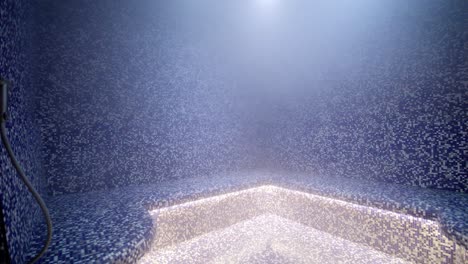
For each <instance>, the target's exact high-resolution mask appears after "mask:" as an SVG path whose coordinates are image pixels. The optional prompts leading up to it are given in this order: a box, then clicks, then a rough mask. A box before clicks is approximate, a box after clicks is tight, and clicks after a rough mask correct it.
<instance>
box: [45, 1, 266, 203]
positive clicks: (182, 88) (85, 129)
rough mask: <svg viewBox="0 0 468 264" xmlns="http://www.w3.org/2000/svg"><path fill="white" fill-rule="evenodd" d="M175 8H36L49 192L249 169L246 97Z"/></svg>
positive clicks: (64, 4)
mask: <svg viewBox="0 0 468 264" xmlns="http://www.w3.org/2000/svg"><path fill="white" fill-rule="evenodd" d="M159 5H160V6H159ZM174 5H175V4H170V3H165V4H164V5H162V4H161V3H156V2H155V1H142V2H141V3H139V4H134V3H133V2H130V1H113V0H112V1H107V0H104V1H42V2H41V5H40V6H39V8H40V9H41V11H40V12H38V13H39V15H40V17H41V18H40V19H41V20H42V22H43V23H41V24H42V25H43V26H42V27H41V39H42V46H41V48H40V50H41V54H40V61H42V62H45V63H44V64H43V66H42V67H41V68H40V70H39V71H40V72H41V73H40V76H42V77H43V78H42V80H41V82H42V84H41V89H42V90H41V95H40V98H39V101H40V108H41V111H40V122H41V128H42V134H43V141H44V153H45V167H46V169H47V172H48V179H47V181H48V187H49V190H50V192H51V193H52V194H62V193H72V192H84V191H91V190H98V189H108V188H112V187H116V186H126V185H129V184H142V183H148V182H158V181H164V180H170V179H175V178H183V177H186V176H193V175H206V174H210V173H214V172H219V171H230V170H236V169H249V168H251V167H253V166H254V165H255V162H256V160H255V159H256V156H259V155H254V153H255V152H256V145H255V142H254V141H253V139H254V135H255V133H256V131H255V129H253V125H252V120H251V119H252V118H251V117H250V115H251V113H250V111H249V109H248V108H247V107H245V106H246V105H247V106H248V104H249V102H248V101H249V91H247V90H244V91H243V90H239V89H238V84H236V83H235V82H234V81H233V79H232V78H229V77H227V76H226V75H227V74H226V71H225V69H222V68H220V67H219V66H221V65H222V63H220V62H219V60H220V58H217V57H216V56H212V55H213V53H211V52H210V51H209V50H207V49H206V48H205V47H203V45H204V44H205V43H206V42H204V41H205V40H204V39H202V38H201V39H197V38H195V37H194V36H193V34H194V33H193V32H191V28H184V27H187V26H188V25H187V24H185V25H181V24H180V23H179V22H178V21H177V20H178V18H179V17H178V15H177V14H175V13H177V12H179V11H180V12H182V11H181V10H179V9H177V8H176V7H175V6H174ZM174 12H175V13H174ZM193 21H195V18H193ZM205 22H206V21H205ZM246 99H247V100H246Z"/></svg>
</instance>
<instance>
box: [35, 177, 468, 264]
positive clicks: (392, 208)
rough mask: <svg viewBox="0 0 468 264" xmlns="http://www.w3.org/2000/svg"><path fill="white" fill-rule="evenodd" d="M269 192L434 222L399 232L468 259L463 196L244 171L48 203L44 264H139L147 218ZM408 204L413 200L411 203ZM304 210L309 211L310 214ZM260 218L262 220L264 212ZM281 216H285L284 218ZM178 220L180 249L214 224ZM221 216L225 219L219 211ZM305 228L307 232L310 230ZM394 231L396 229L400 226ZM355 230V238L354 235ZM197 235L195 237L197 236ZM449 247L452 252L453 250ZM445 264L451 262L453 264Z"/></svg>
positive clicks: (150, 224)
mask: <svg viewBox="0 0 468 264" xmlns="http://www.w3.org/2000/svg"><path fill="white" fill-rule="evenodd" d="M293 179H294V181H293ZM312 179H313V180H312ZM271 184H273V185H275V186H280V187H284V188H288V189H291V190H297V191H303V192H306V193H310V194H311V195H316V196H320V197H330V198H334V199H339V200H342V201H347V202H351V203H352V204H355V206H356V207H359V206H370V207H373V208H378V209H376V210H374V211H372V210H371V211H372V212H375V211H378V210H379V209H380V210H388V211H389V212H395V213H399V214H405V215H408V217H406V218H405V217H403V218H401V219H399V220H398V219H397V220H395V221H396V222H395V223H411V219H412V218H411V217H413V216H416V217H422V218H424V219H427V220H425V221H428V222H427V223H433V222H437V223H439V224H440V229H437V228H436V229H434V228H433V229H431V228H432V227H430V226H431V225H427V226H426V227H424V225H425V224H424V223H425V222H423V224H422V225H421V226H420V227H419V228H420V229H417V228H418V227H417V226H418V225H411V224H398V225H400V227H401V228H403V227H408V228H410V227H411V228H414V230H422V229H424V230H432V231H431V232H434V237H437V236H443V237H447V238H448V239H449V240H450V241H456V242H457V243H458V244H459V246H458V247H456V248H455V252H454V254H455V255H458V258H462V257H461V256H465V255H466V246H467V245H468V243H467V241H468V240H467V237H468V229H467V228H466V221H465V219H466V218H464V217H463V216H466V214H467V210H466V208H467V207H466V206H460V204H464V202H465V201H466V199H467V197H466V195H465V194H459V193H454V192H447V191H440V190H429V189H424V188H416V187H410V186H407V187H406V189H405V188H399V187H400V185H395V184H388V183H387V184H376V183H373V182H367V181H357V180H353V179H347V178H335V179H331V178H329V177H326V178H319V177H311V175H309V176H305V175H299V174H285V173H277V172H275V173H273V172H268V171H250V172H249V171H246V172H242V173H231V174H224V175H223V174H220V175H216V176H206V177H194V178H187V179H181V180H176V181H170V182H165V183H160V184H157V185H141V186H129V187H126V188H118V189H115V190H111V191H107V190H106V191H98V192H90V193H86V194H70V195H61V196H56V197H54V198H53V199H51V201H50V206H51V212H52V217H53V220H54V222H55V223H56V232H55V235H54V240H53V243H52V246H51V250H50V251H49V252H48V253H47V254H46V256H45V258H44V259H43V260H42V263H50V262H53V263H67V262H69V261H70V259H73V261H74V262H76V263H90V262H91V263H92V262H93V261H94V262H95V263H101V262H103V261H104V260H106V261H107V262H112V260H114V259H115V257H114V256H117V255H118V256H119V257H120V258H119V262H120V263H133V262H135V261H136V260H137V259H139V257H141V256H142V255H143V254H144V252H146V251H147V250H148V249H149V248H150V246H151V241H152V240H153V239H154V238H155V237H157V235H158V232H157V228H158V225H157V223H156V224H155V222H154V221H153V220H152V218H151V215H150V214H149V211H150V210H154V209H158V208H164V207H168V206H173V205H179V204H183V203H187V202H192V201H196V200H200V199H203V198H208V200H209V199H211V198H209V197H213V196H217V195H222V194H226V193H232V192H236V191H242V190H246V189H249V188H253V187H258V186H263V185H271ZM369 190H372V191H369ZM409 196H411V197H412V199H407V197H409ZM248 197H249V195H246V196H245V197H244V198H241V199H240V200H241V201H245V202H244V203H247V200H248V199H249V198H248ZM246 199H247V200H246ZM215 200H216V198H215ZM278 200H280V199H278ZM217 201H219V200H217ZM226 201H228V200H226ZM231 201H232V200H231ZM190 204H191V203H189V205H183V206H182V207H181V208H186V209H187V208H196V207H191V206H190ZM211 204H212V205H213V206H214V207H216V206H221V207H222V205H223V204H226V203H218V202H216V201H213V202H212V203H211ZM227 204H229V203H227ZM248 204H249V205H250V206H251V209H252V210H253V211H252V214H250V213H248V214H246V216H243V217H252V216H255V211H256V209H255V208H258V207H256V205H255V203H252V201H250V202H249V203H248ZM235 205H236V203H233V204H231V205H229V206H227V207H228V208H231V209H232V212H233V219H234V221H235V220H236V219H237V220H243V219H246V218H243V217H241V218H236V217H235V213H236V212H238V211H239V210H240V209H242V208H245V206H243V207H242V208H238V207H237V208H236V207H235ZM305 208H308V207H307V206H306V207H305ZM366 208H367V207H366ZM446 209H448V210H446ZM259 211H260V212H261V210H259ZM277 211H278V213H280V214H281V210H277ZM179 212H180V213H181V214H180V215H179V214H175V215H173V216H170V217H169V218H170V219H174V220H176V219H181V221H184V223H186V224H189V225H190V228H188V229H187V230H184V232H185V231H186V232H185V233H184V235H181V236H177V238H176V241H184V240H186V239H190V238H192V237H193V236H194V234H195V235H197V234H200V233H203V232H205V231H209V229H210V222H207V223H203V222H201V223H196V221H195V222H194V223H191V222H190V221H189V220H186V218H185V217H184V216H190V217H195V219H203V217H206V216H207V215H209V214H208V211H203V210H201V211H196V210H194V209H193V210H190V209H187V211H185V212H184V211H179ZM221 212H223V211H222V210H221ZM285 212H287V211H285ZM372 212H366V211H363V212H362V214H357V215H355V217H357V218H360V217H361V218H362V219H364V218H365V217H369V221H373V220H372V219H373V218H372V216H373V213H372ZM257 213H258V211H257ZM366 215H367V216H366ZM284 216H286V217H287V216H288V214H287V213H285V214H284ZM311 219H312V218H311ZM352 219H353V218H351V220H352ZM294 220H297V219H294ZM374 220H375V219H374ZM398 221H400V222H398ZM231 223H232V222H231ZM304 223H305V224H307V222H304ZM371 223H372V222H371ZM447 223H455V225H454V226H457V227H458V228H452V229H449V228H447V225H448V224H447ZM211 224H212V227H215V228H224V227H226V226H225V225H223V224H226V223H223V222H222V220H221V218H216V217H213V219H212V222H211ZM227 224H230V223H227ZM393 225H394V227H395V228H397V229H398V225H395V224H393ZM377 227H378V225H376V226H373V225H372V224H369V228H370V229H372V228H377ZM161 228H162V229H163V230H164V228H166V229H167V230H177V226H176V227H175V228H176V229H172V227H170V226H166V227H164V225H162V226H161ZM189 230H192V231H189ZM197 230H198V231H197ZM350 230H351V231H352V230H355V231H356V229H350ZM351 231H350V232H351ZM357 231H359V230H357ZM191 232H194V233H192V234H191ZM353 232H354V231H353ZM415 232H421V231H415ZM424 232H428V231H424ZM400 235H401V233H400ZM104 238H105V239H104ZM171 239H173V238H171V237H170V236H169V237H168V238H167V239H166V240H160V241H161V242H159V243H162V244H163V245H168V244H167V242H163V241H171ZM382 239H383V240H385V239H387V240H385V241H389V242H390V243H389V247H388V248H386V247H383V249H382V250H389V252H391V253H394V251H392V250H395V249H398V248H399V246H398V243H396V242H395V243H396V244H394V245H393V246H390V245H391V243H393V242H391V241H397V240H398V239H397V238H392V237H387V238H385V236H383V237H382ZM395 239H396V240H395ZM409 239H410V240H409V241H411V239H412V238H411V237H409ZM39 241H40V238H39V237H38V238H37V239H36V243H38V244H39V243H40V242H39ZM366 241H373V240H372V239H370V240H366ZM434 241H435V240H434ZM357 242H363V241H362V240H360V241H357ZM156 243H158V242H156ZM434 243H435V242H434ZM450 243H452V242H450ZM169 244H170V243H169ZM450 245H451V246H453V245H454V244H453V243H452V244H450ZM36 249H37V247H36ZM64 252H66V254H64ZM426 254H427V253H426ZM449 259H451V258H449ZM446 263H453V262H450V261H447V262H446Z"/></svg>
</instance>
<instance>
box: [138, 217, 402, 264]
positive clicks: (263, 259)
mask: <svg viewBox="0 0 468 264" xmlns="http://www.w3.org/2000/svg"><path fill="white" fill-rule="evenodd" d="M139 263H142V264H143V263H282V264H286V263H304V264H305V263H310V264H312V263H410V262H406V261H404V260H402V259H398V258H394V257H391V256H389V255H386V254H384V253H381V252H379V251H376V250H373V249H372V248H369V247H365V246H362V245H359V244H355V243H352V242H350V241H347V240H345V239H340V238H339V237H334V236H332V235H330V234H327V233H324V232H320V231H318V230H316V229H313V228H310V227H307V226H304V225H301V224H298V223H296V222H294V221H291V220H287V219H284V218H281V217H278V216H275V215H270V214H265V215H261V216H257V217H254V218H253V219H250V220H246V221H242V222H240V223H237V224H235V225H233V226H230V227H229V228H224V229H220V230H216V231H213V232H210V233H207V234H204V235H202V236H199V237H197V238H194V239H192V240H189V241H186V242H183V243H181V244H178V245H176V246H172V247H166V248H155V250H154V252H153V251H151V252H149V253H148V254H147V255H145V256H144V257H143V258H142V259H141V260H140V261H139Z"/></svg>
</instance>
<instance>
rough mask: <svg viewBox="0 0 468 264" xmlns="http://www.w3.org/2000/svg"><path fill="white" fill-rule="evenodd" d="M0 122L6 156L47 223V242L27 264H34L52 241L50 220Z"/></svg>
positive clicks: (3, 123) (3, 124) (47, 211)
mask: <svg viewBox="0 0 468 264" xmlns="http://www.w3.org/2000/svg"><path fill="white" fill-rule="evenodd" d="M0 119H2V120H1V134H2V142H3V145H4V146H5V148H6V150H7V152H8V155H9V156H10V160H11V163H12V164H13V166H14V167H15V169H16V171H17V172H18V174H19V177H20V179H21V180H22V181H23V183H24V184H25V185H26V187H28V190H29V192H31V194H32V195H33V196H34V199H36V201H37V203H38V204H39V206H40V207H41V210H42V213H43V214H44V218H45V220H46V223H47V240H46V242H45V244H44V246H43V247H42V249H41V251H40V252H39V253H37V255H36V256H35V257H34V258H32V259H31V260H30V261H29V263H31V264H32V263H36V261H38V260H39V259H40V258H41V257H42V256H43V255H44V253H45V252H46V251H47V248H48V247H49V245H50V242H51V240H52V221H51V219H50V215H49V210H47V207H46V205H45V203H44V200H42V198H41V196H40V195H39V193H38V192H37V191H36V190H35V189H34V186H33V185H32V184H31V182H30V181H29V180H28V178H26V175H25V174H24V171H23V169H22V168H21V165H20V164H19V162H18V160H16V157H15V154H14V153H13V150H12V149H11V146H10V142H9V141H8V138H7V133H6V128H5V119H4V118H3V117H0Z"/></svg>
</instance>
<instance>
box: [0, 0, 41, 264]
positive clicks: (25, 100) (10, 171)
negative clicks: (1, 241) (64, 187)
mask: <svg viewBox="0 0 468 264" xmlns="http://www.w3.org/2000/svg"><path fill="white" fill-rule="evenodd" d="M28 2H29V1H17V0H6V1H0V14H1V15H0V49H1V53H0V76H1V77H2V78H5V79H7V80H9V81H10V82H11V85H10V90H9V121H8V123H7V130H8V136H9V138H10V141H11V144H12V148H13V151H14V152H15V154H16V156H17V158H18V160H19V162H20V163H21V164H22V166H23V168H24V171H25V172H26V174H27V176H28V178H29V179H30V180H31V182H32V183H33V185H34V186H35V187H36V189H38V190H39V192H40V193H45V182H44V181H43V180H44V178H43V174H42V165H41V162H42V161H41V150H40V141H41V140H40V132H39V128H38V125H37V124H36V122H35V120H34V116H35V112H36V101H35V97H36V90H37V89H35V87H36V86H35V85H34V81H33V73H34V69H33V65H32V64H33V59H32V53H33V52H32V48H33V45H32V42H33V41H32V40H33V34H32V33H33V31H32V27H31V25H32V22H33V14H32V6H31V5H30V3H28ZM0 174H1V177H0V193H1V196H0V199H1V203H0V204H2V205H3V208H2V212H3V217H4V219H3V220H4V222H5V225H6V238H7V241H8V250H9V253H10V256H11V259H12V263H24V262H25V255H26V253H27V252H28V250H29V249H30V243H31V241H32V237H33V235H34V226H35V225H36V224H37V223H38V222H39V221H40V219H41V215H40V210H39V207H38V206H37V205H36V203H35V201H34V199H33V197H32V196H31V195H30V194H29V192H28V190H27V189H26V187H25V186H24V184H23V182H21V180H20V179H19V178H18V176H17V175H16V171H15V170H14V168H13V166H12V165H11V163H10V160H9V158H8V156H7V154H6V151H5V149H4V147H3V146H1V147H0Z"/></svg>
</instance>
